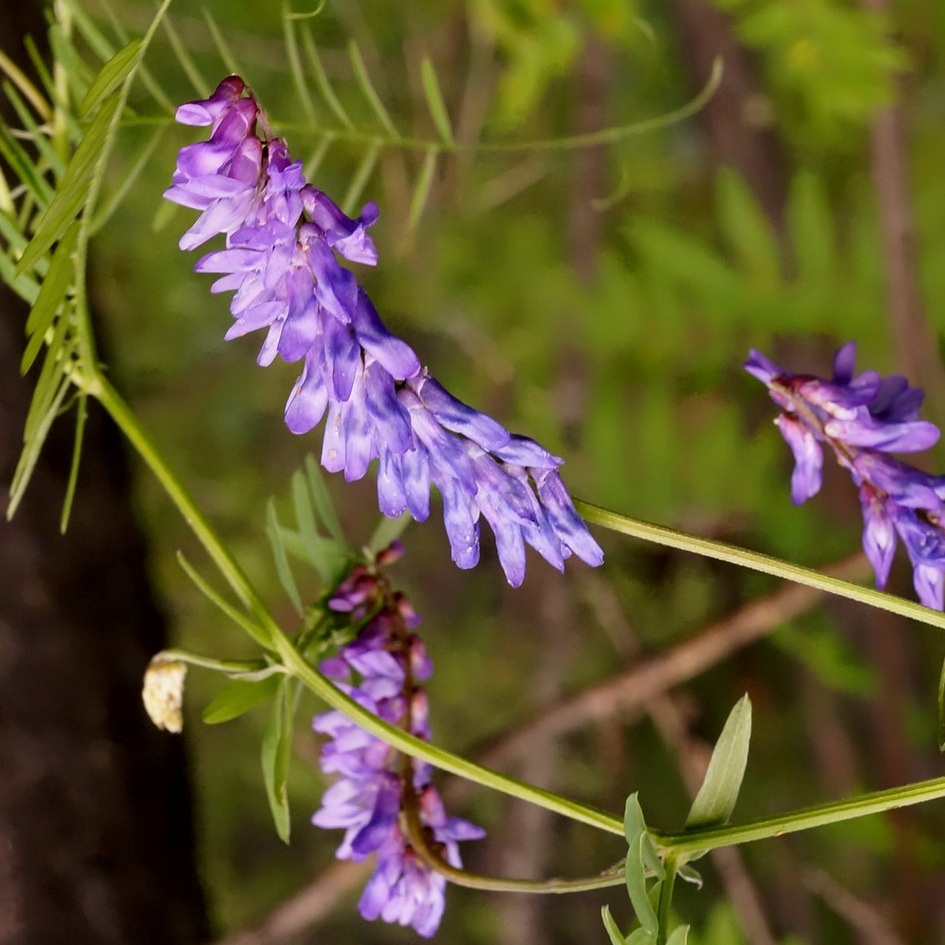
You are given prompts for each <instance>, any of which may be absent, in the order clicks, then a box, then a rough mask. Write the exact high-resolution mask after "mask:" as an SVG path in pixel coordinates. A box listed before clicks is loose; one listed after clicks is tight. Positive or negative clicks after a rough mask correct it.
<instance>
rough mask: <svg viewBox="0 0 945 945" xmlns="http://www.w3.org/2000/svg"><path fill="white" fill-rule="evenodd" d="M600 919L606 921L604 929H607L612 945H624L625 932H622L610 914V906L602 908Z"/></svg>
mask: <svg viewBox="0 0 945 945" xmlns="http://www.w3.org/2000/svg"><path fill="white" fill-rule="evenodd" d="M600 917H601V918H602V919H603V920H604V928H605V929H607V935H608V937H609V938H610V945H624V938H623V932H621V931H620V927H619V926H618V925H617V922H616V920H615V919H614V917H613V916H612V915H611V914H610V906H603V907H602V908H601V910H600Z"/></svg>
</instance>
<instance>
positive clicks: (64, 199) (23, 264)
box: [16, 96, 120, 273]
mask: <svg viewBox="0 0 945 945" xmlns="http://www.w3.org/2000/svg"><path fill="white" fill-rule="evenodd" d="M119 105H120V100H119V98H118V97H117V96H113V97H112V98H110V99H108V100H106V102H105V103H104V104H103V105H102V107H101V108H100V109H99V110H98V113H97V114H96V116H95V118H94V119H93V120H92V123H91V124H90V125H89V128H88V131H86V133H85V137H83V139H82V141H81V142H80V143H79V146H78V147H77V148H76V150H75V153H74V154H73V155H72V160H71V161H70V162H69V167H68V168H67V169H66V173H65V176H64V177H63V179H62V182H61V183H60V185H59V191H58V193H57V194H56V196H55V197H54V198H53V201H52V203H51V204H50V205H49V207H48V208H47V209H46V212H45V213H44V214H43V216H42V219H40V221H39V224H38V225H37V227H36V233H35V235H34V236H33V239H32V240H30V244H29V246H27V247H26V250H25V251H24V253H23V256H22V257H21V258H20V261H19V263H18V264H17V267H16V268H17V272H18V273H20V272H26V271H28V270H29V269H31V268H32V267H33V266H34V265H35V264H36V261H37V260H38V259H39V258H40V257H42V256H44V255H45V254H46V253H47V252H48V250H49V248H50V247H51V246H52V245H53V243H55V242H56V240H58V239H59V238H60V237H61V236H62V234H63V233H64V232H65V230H66V228H67V227H68V226H69V224H71V223H72V221H73V220H75V218H76V217H77V216H78V215H79V213H80V211H81V210H82V206H83V204H84V203H85V199H86V197H87V196H88V193H89V186H90V185H91V183H92V175H93V173H94V171H95V167H96V165H97V164H98V160H99V158H100V156H101V154H102V148H103V146H104V144H105V141H106V139H107V138H108V136H109V132H110V131H111V128H110V126H111V123H112V119H113V118H114V117H115V113H116V111H117V110H118V107H119Z"/></svg>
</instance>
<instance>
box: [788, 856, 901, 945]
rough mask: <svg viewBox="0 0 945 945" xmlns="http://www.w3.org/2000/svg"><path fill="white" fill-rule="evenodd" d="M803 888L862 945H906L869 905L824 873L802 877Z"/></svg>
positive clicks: (871, 905)
mask: <svg viewBox="0 0 945 945" xmlns="http://www.w3.org/2000/svg"><path fill="white" fill-rule="evenodd" d="M801 880H802V882H803V883H804V885H805V886H806V887H807V888H808V889H809V890H810V891H811V892H812V893H814V894H815V895H816V896H819V897H820V898H821V899H822V900H823V901H824V902H825V903H826V904H827V905H828V906H829V907H830V908H831V909H833V911H834V912H836V913H837V915H839V916H840V917H841V918H843V919H845V920H846V921H847V922H848V923H849V924H850V926H851V927H852V928H854V929H856V930H857V932H859V933H860V935H861V936H862V941H863V943H864V945H905V943H904V941H903V939H901V938H900V937H899V936H898V935H896V933H895V932H893V930H892V929H891V928H890V926H889V923H888V922H887V921H886V919H885V917H884V916H883V915H882V913H881V912H880V911H879V909H877V908H876V906H874V905H873V904H872V903H869V902H864V901H863V900H862V899H859V898H858V897H856V896H854V895H853V893H851V892H850V891H849V890H848V889H847V888H846V887H844V886H842V885H841V884H840V883H838V882H837V881H836V880H835V879H834V878H833V877H832V876H831V875H830V874H829V873H826V872H824V871H823V870H809V871H807V872H805V873H804V874H803V876H802V877H801Z"/></svg>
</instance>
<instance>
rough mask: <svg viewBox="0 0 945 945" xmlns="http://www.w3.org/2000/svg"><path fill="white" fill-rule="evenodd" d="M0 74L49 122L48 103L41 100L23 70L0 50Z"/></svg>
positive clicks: (37, 91) (36, 89)
mask: <svg viewBox="0 0 945 945" xmlns="http://www.w3.org/2000/svg"><path fill="white" fill-rule="evenodd" d="M0 72H3V73H4V74H5V75H7V76H9V78H10V81H11V82H12V83H13V84H14V85H15V86H16V87H17V88H18V89H19V90H20V91H21V92H22V93H23V95H25V96H26V98H27V99H29V102H30V104H31V105H32V106H33V108H34V109H35V110H36V112H37V114H38V115H39V116H40V117H41V118H42V119H43V121H49V120H50V119H51V118H52V107H51V106H50V104H49V102H47V101H46V99H45V98H43V96H42V93H41V92H40V91H39V89H38V88H36V86H35V85H34V84H33V83H32V82H30V80H29V79H28V78H27V77H26V74H25V73H24V72H23V70H22V69H20V67H19V66H17V64H16V63H15V62H14V61H13V60H12V59H11V58H10V57H9V56H8V55H7V54H6V53H5V52H3V50H0Z"/></svg>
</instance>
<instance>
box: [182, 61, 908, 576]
mask: <svg viewBox="0 0 945 945" xmlns="http://www.w3.org/2000/svg"><path fill="white" fill-rule="evenodd" d="M177 119H178V121H180V122H181V123H182V124H187V125H198V126H199V125H204V126H206V125H209V126H210V128H211V132H210V139H209V140H208V141H204V142H200V143H197V144H192V145H188V146H187V147H185V148H183V149H182V150H181V152H180V155H179V157H178V162H177V170H176V171H175V173H174V179H173V186H172V187H170V188H169V189H168V190H167V191H166V192H165V197H167V199H169V200H172V201H174V202H176V203H179V204H182V205H184V206H186V207H190V208H192V209H196V210H200V211H201V216H200V217H199V218H198V220H197V221H196V223H194V225H193V226H192V227H191V228H190V229H189V230H188V231H187V232H186V233H185V234H184V237H183V238H182V240H181V247H182V248H183V249H195V248H196V247H198V246H201V245H202V244H203V243H205V242H206V241H207V240H208V239H210V238H211V237H212V236H215V235H218V234H223V235H224V236H225V237H226V245H225V247H224V248H223V249H219V250H216V251H214V252H211V253H208V254H207V255H205V256H203V257H202V258H201V259H200V260H199V261H198V262H197V265H196V267H195V268H196V269H197V271H198V272H209V273H214V274H216V275H217V276H219V278H218V279H217V280H216V281H215V282H214V283H213V286H212V288H211V291H212V292H232V293H233V299H232V302H231V304H230V311H231V313H232V315H233V318H234V321H233V324H232V325H231V327H230V329H229V331H227V333H226V338H227V340H229V339H232V338H237V337H240V336H242V335H245V334H248V333H249V332H253V331H257V330H265V331H266V336H265V340H264V341H263V344H262V347H261V349H260V351H259V354H258V358H257V360H258V362H259V364H261V365H268V364H271V363H272V362H273V361H274V360H275V358H276V357H277V356H278V357H280V358H282V360H284V361H287V362H301V364H302V370H301V374H300V375H299V378H298V380H297V381H296V383H295V385H294V387H293V388H292V391H291V393H290V394H289V398H288V401H287V403H286V406H285V423H286V426H287V427H288V428H289V430H291V431H292V432H293V433H297V434H303V433H307V432H309V431H310V430H312V429H313V428H314V427H315V426H317V425H318V424H319V423H320V422H321V421H322V419H323V418H326V417H327V420H326V424H325V434H324V439H323V443H322V456H321V461H322V465H323V466H324V467H325V468H326V469H328V470H329V471H331V472H343V473H344V475H345V478H346V479H347V480H348V481H354V480H357V479H361V478H362V477H363V476H364V475H365V474H366V473H367V471H368V469H369V467H370V466H371V464H372V463H373V462H375V461H376V462H377V477H378V479H377V490H378V505H379V507H380V509H381V511H382V512H383V513H384V514H385V515H388V516H392V517H393V516H397V515H401V514H403V513H404V512H409V513H410V514H411V515H412V516H413V518H414V519H416V520H417V521H423V520H425V519H426V518H427V517H428V516H429V512H430V487H431V485H435V486H436V487H437V489H438V490H439V492H440V495H441V497H442V500H443V518H444V523H445V526H446V531H447V535H448V537H449V541H450V549H451V552H452V557H453V560H454V561H455V562H456V564H457V565H459V566H460V567H462V568H470V567H473V566H474V565H475V564H476V563H477V562H478V560H479V542H480V527H479V520H480V518H484V519H485V520H486V522H488V524H489V526H490V527H491V529H492V531H493V533H494V535H495V540H496V549H497V552H498V556H499V561H500V563H501V565H502V568H503V570H504V572H505V575H506V578H507V579H508V581H509V583H510V584H512V585H513V586H518V585H519V584H521V583H522V581H523V580H524V578H525V563H526V562H525V546H526V545H530V546H532V547H533V548H535V549H536V550H537V551H538V552H539V554H541V555H542V557H544V558H545V560H547V561H548V562H549V563H551V564H552V565H553V566H554V567H556V568H558V569H559V570H563V568H564V561H565V559H567V558H568V557H569V556H570V555H571V554H572V553H573V554H576V555H577V556H578V557H579V558H581V559H582V560H583V561H585V562H586V563H587V564H589V565H591V566H597V565H599V564H601V562H602V561H603V553H602V551H601V549H600V547H599V546H598V544H597V542H596V541H594V539H593V538H592V537H591V535H590V532H589V531H588V530H587V526H586V525H585V523H584V521H583V520H582V519H581V518H580V516H578V514H577V512H576V511H575V509H574V504H573V502H572V501H571V498H570V496H569V495H568V492H567V490H566V489H565V487H564V484H563V482H562V480H561V477H560V474H559V472H558V467H559V466H560V465H561V463H562V461H561V460H560V459H558V458H557V457H555V456H552V455H551V454H550V453H549V452H548V451H547V450H544V449H543V448H542V447H540V446H539V445H538V444H537V443H535V442H534V441H533V440H529V439H527V438H525V437H515V436H513V435H512V434H510V433H509V431H508V430H506V429H505V427H503V426H502V425H501V424H499V423H497V422H496V421H495V420H493V419H492V418H491V417H488V416H486V415H485V414H483V413H480V412H479V411H477V410H474V409H473V408H471V407H469V406H467V405H466V404H464V403H462V402H461V401H460V400H458V399H456V398H455V397H453V396H452V394H450V393H449V392H448V391H446V390H445V389H444V388H443V387H442V386H441V385H440V384H439V383H438V382H437V381H436V380H435V379H434V378H433V377H432V376H431V375H430V373H429V372H428V371H427V369H426V368H423V367H422V366H421V364H420V361H419V359H418V357H417V355H416V353H415V352H414V351H413V349H412V348H411V347H410V346H409V345H408V344H407V343H406V342H404V341H403V340H401V339H400V338H397V337H396V336H394V335H393V334H391V332H390V331H388V329H387V328H386V327H385V325H384V323H383V322H382V321H381V318H380V316H379V315H378V313H377V311H376V310H375V308H374V306H373V304H372V303H371V300H370V299H369V298H368V296H367V293H365V291H364V290H363V289H362V288H361V287H360V286H359V285H358V283H357V280H356V279H355V276H354V274H353V273H352V272H351V271H350V270H349V269H347V268H345V267H344V266H342V265H341V263H340V262H339V257H341V258H342V259H345V260H347V261H348V262H356V263H364V264H368V265H374V264H375V263H376V262H377V250H376V248H375V246H374V243H373V241H372V240H371V237H370V236H369V235H368V233H367V230H368V227H370V226H372V225H373V224H374V223H375V222H376V220H377V216H378V209H377V205H376V204H375V203H373V202H371V203H368V204H366V205H365V206H364V207H363V208H362V210H361V213H360V214H359V216H358V217H357V218H356V219H351V218H350V217H348V216H347V215H346V214H345V213H343V212H342V210H341V209H340V208H339V207H338V206H337V205H336V204H335V203H334V202H333V201H332V200H331V198H329V197H328V196H327V195H326V194H323V193H322V192H321V191H319V190H317V189H316V188H315V187H313V186H312V185H311V184H309V183H308V182H307V181H306V180H305V178H304V176H303V174H302V168H301V163H300V162H298V161H293V160H292V158H291V156H290V155H289V152H288V148H287V147H286V144H285V142H284V141H282V140H281V139H278V138H274V137H273V136H272V135H271V133H270V131H269V124H268V121H267V120H266V116H265V114H264V113H263V111H262V110H261V108H260V107H259V105H258V103H257V102H256V100H255V98H254V97H253V95H252V93H251V92H250V91H249V90H248V89H247V88H246V86H245V84H244V83H243V81H242V80H241V79H240V78H239V77H237V76H230V77H229V78H227V79H224V80H223V82H221V83H220V85H219V86H218V87H217V89H216V91H215V92H214V93H213V95H211V96H210V98H209V99H206V100H204V101H199V102H190V103H188V104H186V105H182V106H181V107H180V108H179V109H178V112H177ZM898 394H899V392H898V391H894V390H890V392H889V398H888V399H889V401H890V405H891V406H890V409H892V410H894V411H898V412H899V413H902V412H903V409H904V408H903V407H902V406H901V405H900V401H899V399H897V398H898ZM814 491H816V489H815V490H814Z"/></svg>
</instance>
